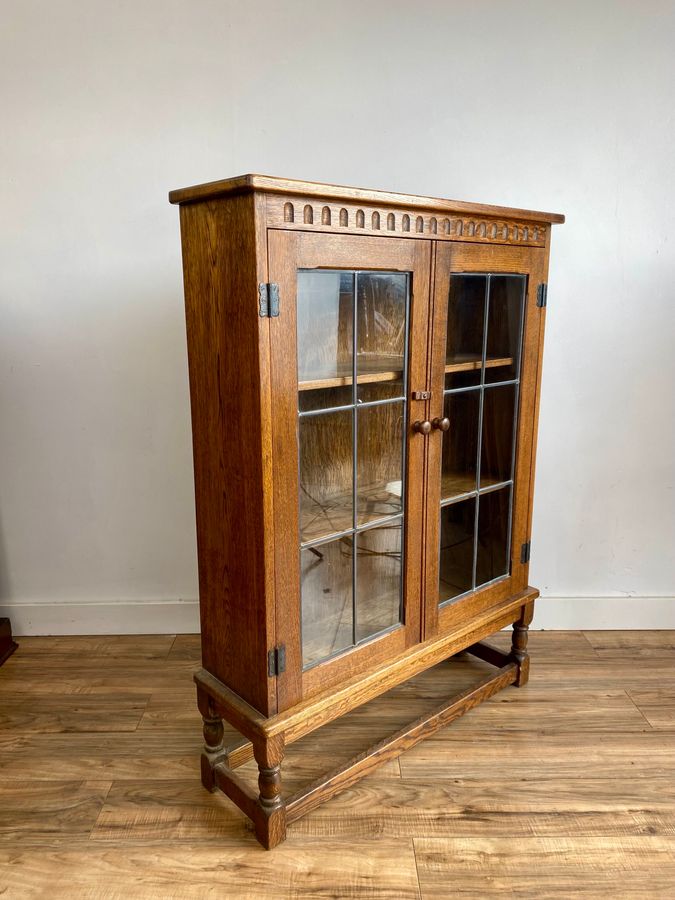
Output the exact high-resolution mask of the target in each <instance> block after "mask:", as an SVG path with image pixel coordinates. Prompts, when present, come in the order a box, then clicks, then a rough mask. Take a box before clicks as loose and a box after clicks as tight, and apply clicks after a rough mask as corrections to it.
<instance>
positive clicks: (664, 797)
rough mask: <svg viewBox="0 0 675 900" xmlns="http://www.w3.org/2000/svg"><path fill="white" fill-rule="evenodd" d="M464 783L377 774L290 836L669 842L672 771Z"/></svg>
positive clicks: (674, 795) (674, 822) (673, 831)
mask: <svg viewBox="0 0 675 900" xmlns="http://www.w3.org/2000/svg"><path fill="white" fill-rule="evenodd" d="M502 774H503V773H502V772H500V771H499V770H496V769H495V770H494V771H493V774H492V777H487V778H485V779H481V780H479V779H468V778H461V777H456V778H453V777H452V775H451V773H449V772H448V773H447V775H446V776H445V777H444V776H443V774H442V773H439V774H438V775H437V777H436V778H435V779H434V780H432V779H425V780H422V779H412V778H410V777H409V776H406V777H405V778H403V779H402V780H401V781H400V782H398V781H393V780H391V779H389V780H385V779H381V778H378V777H377V776H373V777H370V778H368V779H365V780H364V781H363V782H361V783H360V784H358V785H356V786H354V787H352V788H350V789H349V790H347V791H344V792H343V793H342V794H339V795H338V796H337V797H336V798H335V799H334V800H332V801H331V803H330V804H325V805H324V806H321V807H319V808H318V809H316V810H314V811H313V812H311V813H309V814H308V815H307V816H304V817H303V818H301V819H299V820H298V821H297V822H296V823H294V825H293V829H294V831H295V832H296V833H303V834H307V835H311V836H312V837H318V836H321V835H324V836H326V837H331V838H340V839H344V838H351V839H353V840H363V839H368V838H369V837H372V836H373V835H374V834H378V835H381V836H382V837H385V838H397V837H398V838H405V837H416V838H417V837H421V838H423V837H447V836H448V835H452V837H453V838H456V837H475V838H481V837H484V836H485V835H490V837H493V838H496V837H501V838H503V839H504V840H505V841H508V840H516V841H517V840H520V839H521V838H522V837H533V836H538V837H545V836H556V835H559V834H574V835H577V836H581V835H586V836H590V837H593V836H596V837H598V836H608V837H609V836H612V835H615V836H626V835H640V834H660V835H670V836H672V837H675V815H674V814H673V812H674V810H675V782H673V779H672V777H671V775H670V774H664V775H661V776H660V777H653V778H650V779H649V781H648V782H646V783H645V782H637V783H636V779H635V778H634V777H630V776H629V774H628V773H626V774H624V776H623V777H621V778H617V777H615V776H612V775H609V774H606V775H605V777H588V778H586V777H581V776H577V777H574V778H566V779H560V778H559V777H557V776H555V775H551V774H549V775H547V776H546V777H540V776H539V774H538V773H532V775H531V777H529V778H523V777H521V778H518V779H509V778H508V777H501V776H502Z"/></svg>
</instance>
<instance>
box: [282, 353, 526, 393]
mask: <svg viewBox="0 0 675 900" xmlns="http://www.w3.org/2000/svg"><path fill="white" fill-rule="evenodd" d="M370 365H371V369H370V371H367V366H366V365H364V364H362V363H361V361H359V372H358V374H357V376H356V383H357V384H375V383H376V382H385V381H401V380H402V378H403V369H402V368H398V369H394V368H392V369H390V370H383V369H382V368H381V366H382V365H386V363H383V361H382V360H380V361H379V366H380V368H378V363H371V364H370ZM481 365H482V358H481V357H480V356H473V355H472V356H470V357H469V356H466V357H464V356H462V357H455V359H453V360H452V361H450V362H447V361H446V365H445V367H444V372H445V373H446V374H447V373H449V372H472V371H475V370H476V369H480V367H481ZM511 365H513V357H512V356H500V357H494V358H492V359H486V360H485V368H486V369H496V368H498V367H499V366H511ZM364 369H365V370H366V371H364ZM353 383H354V376H353V372H352V369H351V366H350V367H349V369H345V370H344V371H343V372H340V371H338V372H336V373H335V375H330V376H325V375H318V374H317V375H316V376H311V375H309V376H308V375H305V376H304V377H303V379H302V381H299V382H298V390H299V391H316V390H321V389H322V388H335V387H349V386H350V385H351V384H353Z"/></svg>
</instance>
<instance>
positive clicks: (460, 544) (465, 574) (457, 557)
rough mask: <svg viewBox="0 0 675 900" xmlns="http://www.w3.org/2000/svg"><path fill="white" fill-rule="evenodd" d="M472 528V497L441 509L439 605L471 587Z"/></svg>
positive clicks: (473, 514)
mask: <svg viewBox="0 0 675 900" xmlns="http://www.w3.org/2000/svg"><path fill="white" fill-rule="evenodd" d="M475 524H476V498H475V497H471V498H470V499H469V500H460V501H459V503H451V504H450V505H449V506H442V507H441V557H440V571H439V583H438V602H439V603H444V602H445V601H446V600H450V599H452V598H453V597H458V596H459V595H460V594H464V593H466V591H470V590H471V589H472V587H473V538H474V528H475Z"/></svg>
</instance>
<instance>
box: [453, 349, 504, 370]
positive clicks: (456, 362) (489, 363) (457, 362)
mask: <svg viewBox="0 0 675 900" xmlns="http://www.w3.org/2000/svg"><path fill="white" fill-rule="evenodd" d="M482 363H483V358H482V357H481V356H479V355H478V354H475V355H474V354H471V355H469V354H467V355H462V356H455V357H454V359H450V360H447V359H446V361H445V372H446V374H447V373H448V372H473V371H475V370H476V369H480V367H481V365H482ZM512 365H513V357H512V356H495V357H492V358H491V359H486V360H485V368H486V369H497V368H499V366H512Z"/></svg>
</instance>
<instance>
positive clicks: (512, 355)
mask: <svg viewBox="0 0 675 900" xmlns="http://www.w3.org/2000/svg"><path fill="white" fill-rule="evenodd" d="M524 300H525V278H524V276H522V275H491V276H490V302H489V306H488V309H489V312H488V329H487V353H486V356H487V362H486V368H485V381H486V382H488V383H490V382H492V383H494V382H495V381H510V380H511V379H513V378H516V377H517V372H518V368H519V359H518V356H519V352H520V336H521V332H522V327H523V303H524Z"/></svg>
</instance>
